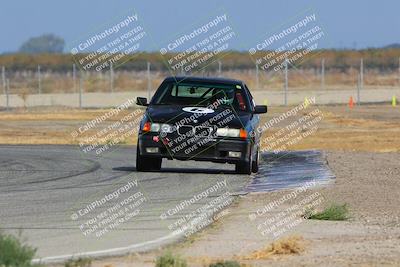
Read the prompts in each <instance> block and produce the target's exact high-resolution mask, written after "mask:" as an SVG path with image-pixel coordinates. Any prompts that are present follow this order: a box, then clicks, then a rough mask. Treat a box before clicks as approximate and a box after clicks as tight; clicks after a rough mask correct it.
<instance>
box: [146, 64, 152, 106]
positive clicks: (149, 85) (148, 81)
mask: <svg viewBox="0 0 400 267" xmlns="http://www.w3.org/2000/svg"><path fill="white" fill-rule="evenodd" d="M150 91H151V77H150V62H147V100H148V101H150Z"/></svg>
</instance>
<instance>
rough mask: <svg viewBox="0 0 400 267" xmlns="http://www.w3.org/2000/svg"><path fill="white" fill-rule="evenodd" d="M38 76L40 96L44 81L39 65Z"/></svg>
mask: <svg viewBox="0 0 400 267" xmlns="http://www.w3.org/2000/svg"><path fill="white" fill-rule="evenodd" d="M37 71H38V72H37V74H38V91H39V95H40V94H41V93H42V80H41V77H40V65H38V70H37Z"/></svg>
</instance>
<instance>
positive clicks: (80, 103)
mask: <svg viewBox="0 0 400 267" xmlns="http://www.w3.org/2000/svg"><path fill="white" fill-rule="evenodd" d="M82 87H83V71H80V73H79V108H82V91H83V88H82Z"/></svg>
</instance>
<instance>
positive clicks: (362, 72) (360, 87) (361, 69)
mask: <svg viewBox="0 0 400 267" xmlns="http://www.w3.org/2000/svg"><path fill="white" fill-rule="evenodd" d="M363 87H364V59H363V58H361V61H360V85H359V88H358V90H357V104H358V105H361V98H360V90H362V89H363Z"/></svg>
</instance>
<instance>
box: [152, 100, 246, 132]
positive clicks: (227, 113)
mask: <svg viewBox="0 0 400 267" xmlns="http://www.w3.org/2000/svg"><path fill="white" fill-rule="evenodd" d="M232 115H233V116H232ZM146 116H147V117H148V119H149V120H150V121H152V122H160V123H168V124H180V125H198V124H201V123H204V122H207V121H209V122H210V124H211V125H217V124H216V123H217V122H222V121H223V120H224V119H226V120H225V122H224V123H221V124H220V125H218V126H219V127H230V128H243V127H244V126H245V125H247V123H248V121H249V120H250V119H251V116H252V114H251V113H248V112H238V111H235V110H233V109H232V108H230V107H219V108H218V109H209V108H205V107H194V106H171V105H151V106H149V107H148V108H147V112H146ZM228 117H229V119H228ZM217 118H218V119H217Z"/></svg>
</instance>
